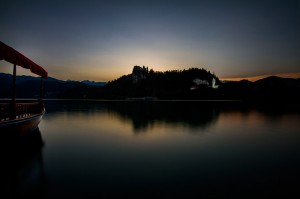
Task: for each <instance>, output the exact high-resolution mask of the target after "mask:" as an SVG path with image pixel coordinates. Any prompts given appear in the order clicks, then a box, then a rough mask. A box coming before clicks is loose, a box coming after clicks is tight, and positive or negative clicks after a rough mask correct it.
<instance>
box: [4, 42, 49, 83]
mask: <svg viewBox="0 0 300 199" xmlns="http://www.w3.org/2000/svg"><path fill="white" fill-rule="evenodd" d="M2 59H3V60H5V61H7V62H10V63H12V64H15V65H18V66H21V67H23V68H26V69H30V71H31V72H32V73H34V74H36V75H39V76H41V77H44V78H47V77H48V73H47V71H46V70H45V69H44V68H43V67H41V66H39V65H37V64H36V63H34V62H33V61H31V60H30V59H28V58H27V57H25V56H24V55H22V54H21V53H19V52H18V51H16V50H15V49H13V48H12V47H10V46H8V45H6V44H4V43H3V42H1V41H0V60H2Z"/></svg>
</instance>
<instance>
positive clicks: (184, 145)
mask: <svg viewBox="0 0 300 199" xmlns="http://www.w3.org/2000/svg"><path fill="white" fill-rule="evenodd" d="M45 105H46V109H47V114H46V116H45V118H44V120H43V121H42V122H41V125H40V128H41V129H42V131H43V137H44V139H46V141H47V145H46V146H45V147H44V150H43V152H44V163H45V165H46V171H47V172H46V173H47V182H48V184H47V187H48V190H50V191H49V192H48V193H47V196H48V198H57V197H60V196H61V197H68V198H87V197H94V198H170V197H176V196H177V197H181V198H201V197H202V198H272V197H274V196H279V195H280V196H282V198H286V197H284V196H291V195H292V194H295V193H296V192H297V187H298V184H299V183H298V179H299V177H300V172H299V167H300V159H299V155H300V134H299V129H300V126H299V119H300V118H299V116H300V111H299V110H300V109H299V107H298V108H297V107H296V108H295V107H284V106H281V107H276V108H275V107H274V106H269V108H268V107H266V106H259V105H255V106H254V105H251V104H243V103H236V102H234V103H231V102H226V103H225V102H224V103H210V102H97V101H95V102H91V101H47V102H46V104H45ZM199 135H201V136H199ZM287 193H288V194H287Z"/></svg>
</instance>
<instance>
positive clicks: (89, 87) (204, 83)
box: [0, 66, 300, 102]
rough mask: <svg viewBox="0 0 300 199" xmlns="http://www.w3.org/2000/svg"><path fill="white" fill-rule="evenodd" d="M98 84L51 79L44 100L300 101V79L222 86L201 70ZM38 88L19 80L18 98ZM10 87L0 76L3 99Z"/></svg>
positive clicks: (142, 73) (143, 72) (31, 80)
mask: <svg viewBox="0 0 300 199" xmlns="http://www.w3.org/2000/svg"><path fill="white" fill-rule="evenodd" d="M96 84H97V82H92V81H85V82H78V81H62V80H58V79H55V78H51V77H49V78H48V79H47V80H45V98H68V99H75V98H76V99H84V98H87V99H145V98H146V99H149V97H150V99H156V98H158V99H160V100H163V99H170V100H173V99H174V100H175V99H181V100H198V99H202V100H203V99H204V100H250V101H267V102H273V101H285V102H299V101H300V79H291V78H280V77H275V76H271V77H267V78H264V79H261V80H258V81H256V82H250V81H247V80H242V81H229V82H224V83H222V82H221V81H220V80H219V78H218V77H217V76H216V75H214V74H212V73H210V72H209V71H207V70H205V69H199V68H190V69H187V70H173V71H165V72H156V71H154V70H152V69H150V70H149V69H148V68H147V67H139V66H135V67H134V68H133V71H132V74H128V75H123V76H122V77H120V78H118V79H115V80H113V81H110V82H108V83H107V84H105V85H104V86H95V85H96ZM99 85H101V84H99ZM39 87H40V78H39V77H32V76H18V77H17V97H18V98H37V97H38V96H39V93H40V90H39ZM11 88H12V75H10V74H3V73H0V91H1V92H0V98H10V97H11V95H12V94H11V93H12V89H11Z"/></svg>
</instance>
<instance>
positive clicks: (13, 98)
mask: <svg viewBox="0 0 300 199" xmlns="http://www.w3.org/2000/svg"><path fill="white" fill-rule="evenodd" d="M16 79H17V67H16V64H14V72H13V87H12V102H13V103H16Z"/></svg>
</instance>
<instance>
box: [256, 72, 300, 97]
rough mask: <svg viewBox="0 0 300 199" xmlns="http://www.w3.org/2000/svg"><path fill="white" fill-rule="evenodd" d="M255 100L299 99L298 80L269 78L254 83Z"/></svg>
mask: <svg viewBox="0 0 300 199" xmlns="http://www.w3.org/2000/svg"><path fill="white" fill-rule="evenodd" d="M255 86H256V93H255V98H256V99H259V100H292V101H296V100H299V99H300V79H291V78H280V77H276V76H270V77H267V78H264V79H261V80H258V81H256V82H255Z"/></svg>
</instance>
